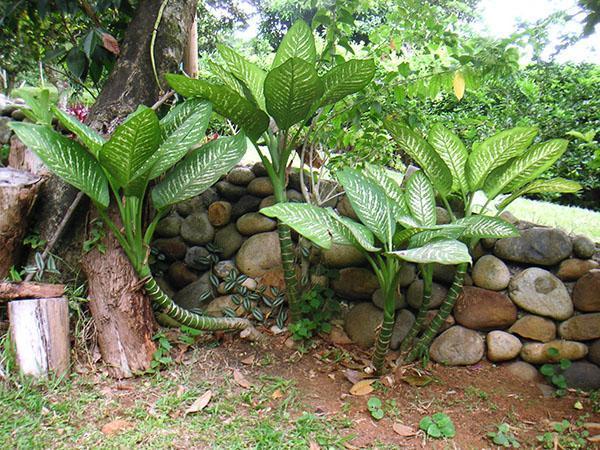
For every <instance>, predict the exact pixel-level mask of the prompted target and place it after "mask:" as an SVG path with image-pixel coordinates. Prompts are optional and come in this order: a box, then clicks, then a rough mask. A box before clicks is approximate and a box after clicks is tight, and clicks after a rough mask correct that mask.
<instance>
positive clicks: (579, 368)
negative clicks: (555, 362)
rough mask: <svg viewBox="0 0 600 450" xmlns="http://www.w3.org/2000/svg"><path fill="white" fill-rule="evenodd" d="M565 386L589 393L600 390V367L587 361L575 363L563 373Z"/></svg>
mask: <svg viewBox="0 0 600 450" xmlns="http://www.w3.org/2000/svg"><path fill="white" fill-rule="evenodd" d="M563 375H564V377H565V380H566V381H567V386H568V387H570V388H573V389H583V390H584V391H591V390H594V389H600V367H598V366H597V365H595V364H592V363H589V362H587V361H576V362H574V363H572V364H571V367H569V368H568V369H566V370H565V371H564V372H563Z"/></svg>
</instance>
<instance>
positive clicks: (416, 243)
mask: <svg viewBox="0 0 600 450" xmlns="http://www.w3.org/2000/svg"><path fill="white" fill-rule="evenodd" d="M464 230H465V227H464V226H461V225H455V224H447V225H443V228H438V229H435V230H424V231H420V232H419V233H416V234H414V235H413V236H411V237H410V240H409V244H408V247H409V248H416V247H423V246H424V245H426V244H428V243H429V242H431V241H434V240H438V239H439V240H452V239H458V238H459V237H460V236H461V234H462V233H463V231H464Z"/></svg>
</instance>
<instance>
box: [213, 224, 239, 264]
mask: <svg viewBox="0 0 600 450" xmlns="http://www.w3.org/2000/svg"><path fill="white" fill-rule="evenodd" d="M243 242H244V237H243V236H242V235H241V234H240V233H239V231H238V229H237V227H236V226H235V223H230V224H229V225H227V226H225V227H223V228H221V229H219V230H217V232H216V233H215V239H214V244H215V245H216V246H217V247H219V249H221V254H220V256H221V257H222V258H231V257H232V256H233V255H235V252H237V251H238V250H239V248H240V247H241V246H242V243H243Z"/></svg>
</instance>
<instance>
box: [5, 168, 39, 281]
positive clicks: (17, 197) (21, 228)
mask: <svg viewBox="0 0 600 450" xmlns="http://www.w3.org/2000/svg"><path fill="white" fill-rule="evenodd" d="M41 184H42V179H41V178H40V177H37V176H35V175H32V174H30V173H29V172H23V171H20V170H16V169H12V168H8V167H3V168H0V279H2V278H4V277H5V276H6V275H8V272H9V270H10V268H11V266H13V265H15V264H18V262H19V260H20V256H21V243H22V241H23V237H24V236H25V233H26V231H27V228H28V221H29V213H30V212H31V209H32V207H33V205H34V203H35V199H36V197H37V194H38V191H39V188H40V186H41Z"/></svg>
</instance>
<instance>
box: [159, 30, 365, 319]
mask: <svg viewBox="0 0 600 450" xmlns="http://www.w3.org/2000/svg"><path fill="white" fill-rule="evenodd" d="M217 49H218V51H219V54H220V56H221V58H222V60H223V62H224V66H219V65H216V64H212V65H211V66H210V67H211V70H212V71H213V72H214V74H215V75H217V76H218V77H219V79H220V80H221V81H222V83H223V84H211V83H208V82H206V81H204V80H196V79H191V78H187V77H185V76H183V75H175V74H169V75H167V76H166V79H167V81H168V82H169V84H170V85H171V87H172V88H173V89H174V90H175V91H176V92H177V93H179V94H181V95H183V96H184V97H193V98H203V99H207V100H210V101H211V102H212V104H213V107H214V109H215V111H216V112H218V113H219V114H221V115H222V116H224V117H225V118H227V119H229V120H230V121H231V122H233V123H234V124H235V125H237V126H238V127H239V128H241V129H242V130H243V131H244V133H245V134H246V136H248V138H249V139H250V140H251V142H252V144H253V146H254V147H255V149H256V151H257V152H258V154H259V156H260V159H261V161H262V162H263V164H264V166H265V169H266V171H267V173H268V176H269V178H270V180H271V183H272V184H273V189H274V195H275V198H276V201H277V202H278V203H283V202H286V191H285V186H286V183H287V171H286V169H287V167H288V165H289V162H290V158H291V157H292V156H293V152H294V150H295V149H296V148H297V147H298V145H299V144H300V135H301V133H302V132H303V131H305V130H306V129H307V122H311V120H315V119H314V118H315V116H320V115H323V114H325V113H327V111H329V110H331V108H332V105H334V104H335V103H337V102H339V101H340V100H342V99H343V98H345V97H347V96H348V95H351V94H353V93H355V92H358V91H359V90H361V89H362V88H364V87H365V86H366V85H367V84H368V83H369V82H370V81H371V78H372V77H373V74H374V71H375V66H374V63H373V61H372V60H349V61H345V62H342V63H341V64H338V65H336V66H334V67H333V68H331V69H330V70H328V71H327V72H325V73H324V74H323V75H319V72H318V71H317V53H316V47H315V41H314V37H313V34H312V31H311V30H310V28H309V27H308V25H307V24H306V23H305V22H303V21H298V22H296V23H295V24H294V25H293V26H292V27H291V28H290V29H289V31H288V32H287V33H286V35H285V37H284V39H283V40H282V42H281V45H280V46H279V48H278V50H277V53H276V54H275V59H274V61H273V64H272V66H271V69H270V70H269V71H268V72H267V71H265V70H263V69H261V68H260V67H258V66H257V65H255V64H253V63H251V62H249V61H248V60H246V59H245V58H244V57H242V56H241V55H239V54H238V53H236V52H235V51H234V50H232V49H231V48H229V47H225V46H217ZM265 148H266V151H267V153H268V155H267V153H265V152H264V149H265ZM278 232H279V238H280V245H281V256H282V261H283V268H284V273H285V282H286V291H287V292H286V293H287V297H288V303H289V308H290V316H291V319H292V321H293V322H295V321H296V320H298V319H299V318H300V309H299V307H298V295H297V280H296V273H295V270H294V259H295V255H294V246H293V244H292V240H291V236H290V229H289V228H288V227H287V226H286V225H284V224H281V223H280V224H279V227H278Z"/></svg>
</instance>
